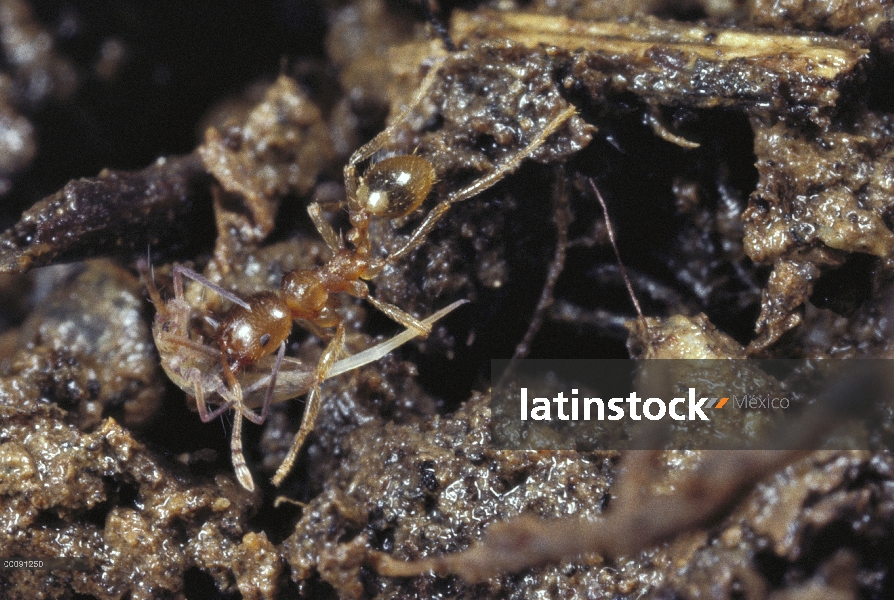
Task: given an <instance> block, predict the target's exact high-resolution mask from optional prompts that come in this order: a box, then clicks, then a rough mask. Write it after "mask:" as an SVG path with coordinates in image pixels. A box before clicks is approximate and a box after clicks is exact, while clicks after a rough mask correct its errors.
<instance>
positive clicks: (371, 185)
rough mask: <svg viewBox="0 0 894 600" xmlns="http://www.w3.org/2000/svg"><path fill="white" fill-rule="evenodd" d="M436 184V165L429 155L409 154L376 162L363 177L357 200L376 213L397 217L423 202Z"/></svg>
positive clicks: (375, 214) (380, 215)
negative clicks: (425, 157)
mask: <svg viewBox="0 0 894 600" xmlns="http://www.w3.org/2000/svg"><path fill="white" fill-rule="evenodd" d="M434 184H435V169H434V167H432V165H431V163H430V162H428V161H427V160H426V159H424V158H422V157H420V156H415V155H412V154H408V155H406V156H394V157H392V158H386V159H384V160H381V161H379V162H377V163H376V164H374V165H373V166H372V167H370V168H369V171H367V172H366V174H365V175H364V176H363V178H362V179H361V181H360V187H359V189H358V190H357V201H358V202H359V204H360V206H361V207H362V208H365V209H366V210H367V211H369V213H370V214H371V215H373V216H376V217H384V218H388V219H394V218H397V217H403V216H405V215H408V214H410V213H411V212H413V211H414V210H416V209H417V208H419V206H420V205H421V204H422V202H423V201H424V200H425V198H426V197H427V196H428V194H429V192H431V188H432V186H434Z"/></svg>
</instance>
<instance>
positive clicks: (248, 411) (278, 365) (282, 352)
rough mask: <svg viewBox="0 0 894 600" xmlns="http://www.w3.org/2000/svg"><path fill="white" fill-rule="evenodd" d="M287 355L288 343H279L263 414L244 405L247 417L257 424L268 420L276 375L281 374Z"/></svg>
mask: <svg viewBox="0 0 894 600" xmlns="http://www.w3.org/2000/svg"><path fill="white" fill-rule="evenodd" d="M285 355H286V343H285V342H283V343H282V344H280V345H279V352H277V353H276V363H275V364H274V365H273V371H272V372H271V373H270V384H269V385H268V386H267V394H266V395H265V396H264V405H263V406H262V407H261V414H259V415H258V414H255V412H254V411H253V410H251V409H250V408H248V407H247V406H245V404H243V405H242V410H243V411H244V412H243V414H244V415H245V418H246V419H248V420H249V421H251V422H252V423H254V424H255V425H260V424H261V423H263V422H264V421H266V420H267V411H268V410H270V404H271V403H272V402H273V390H274V389H275V388H276V376H277V375H279V370H280V368H281V367H282V359H283V357H284V356H285Z"/></svg>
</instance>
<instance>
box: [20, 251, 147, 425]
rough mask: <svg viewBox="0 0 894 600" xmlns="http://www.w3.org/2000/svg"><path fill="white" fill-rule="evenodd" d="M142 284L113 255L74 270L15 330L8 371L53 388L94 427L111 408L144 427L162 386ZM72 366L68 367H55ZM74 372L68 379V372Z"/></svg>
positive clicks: (82, 420) (128, 422) (82, 421)
mask: <svg viewBox="0 0 894 600" xmlns="http://www.w3.org/2000/svg"><path fill="white" fill-rule="evenodd" d="M142 291H143V290H142V285H141V284H140V282H139V280H137V279H136V278H135V277H134V276H133V275H131V274H130V273H129V272H127V271H125V270H124V269H122V268H121V267H119V266H117V265H115V264H114V263H112V262H110V261H106V260H99V261H94V262H88V263H86V264H85V265H84V266H82V267H80V268H77V269H74V270H73V272H72V273H70V274H69V275H68V277H66V278H65V279H64V280H63V281H61V282H60V283H59V284H57V286H56V287H55V289H54V290H53V291H52V293H50V294H49V295H48V296H47V297H46V298H44V299H43V300H42V301H41V302H39V303H38V304H37V306H35V307H34V310H33V311H32V312H31V314H30V315H29V316H28V318H27V319H26V321H25V322H24V323H23V324H22V325H21V327H19V328H18V329H17V330H14V331H11V332H7V333H6V334H5V336H6V337H7V338H8V340H7V341H6V342H5V343H4V346H5V347H6V348H7V349H9V350H12V351H14V354H11V355H9V356H6V357H3V358H4V359H5V360H4V363H3V364H4V368H3V369H2V371H3V375H4V376H6V377H16V378H21V379H24V380H29V379H31V378H33V379H31V381H30V385H32V386H34V387H37V388H38V389H41V388H42V389H52V390H53V392H52V395H53V399H54V400H55V401H56V402H57V403H58V404H61V405H64V406H66V407H68V408H70V409H73V410H75V411H76V414H77V417H78V425H79V426H80V427H81V428H82V429H92V428H93V427H95V426H96V425H98V424H99V422H100V420H101V419H102V417H103V416H107V415H108V414H109V411H111V412H112V414H115V415H117V416H118V418H119V419H121V420H122V421H123V422H124V424H125V425H127V426H130V427H135V426H136V427H139V426H141V425H145V424H146V422H147V421H149V419H151V418H152V417H153V416H154V413H155V410H156V409H157V408H158V405H159V404H160V402H161V396H162V386H161V383H160V382H161V378H160V373H159V370H158V363H157V358H156V357H155V353H154V349H153V343H152V337H151V335H150V333H149V328H148V327H147V324H146V321H145V319H144V318H143V315H144V302H143V293H142ZM54 364H59V365H64V367H63V368H62V370H61V372H60V371H59V370H57V369H54V368H52V365H54ZM63 373H66V374H70V378H69V377H65V376H63V375H62V374H63Z"/></svg>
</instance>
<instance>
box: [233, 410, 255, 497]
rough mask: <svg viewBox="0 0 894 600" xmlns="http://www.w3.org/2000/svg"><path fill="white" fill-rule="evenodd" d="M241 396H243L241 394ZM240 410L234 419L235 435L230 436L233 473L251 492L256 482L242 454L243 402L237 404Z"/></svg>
mask: <svg viewBox="0 0 894 600" xmlns="http://www.w3.org/2000/svg"><path fill="white" fill-rule="evenodd" d="M240 395H241V394H240ZM237 404H238V405H239V408H238V409H237V410H236V417H235V419H233V433H232V434H231V435H230V454H231V455H232V457H233V471H235V472H236V479H238V480H239V483H240V484H241V485H242V487H244V488H245V489H247V490H248V491H249V492H253V491H254V489H255V482H254V480H252V478H251V471H249V470H248V465H247V464H246V463H245V455H244V454H243V453H242V402H241V399H240V401H239V402H237Z"/></svg>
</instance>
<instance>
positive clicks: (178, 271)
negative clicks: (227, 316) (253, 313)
mask: <svg viewBox="0 0 894 600" xmlns="http://www.w3.org/2000/svg"><path fill="white" fill-rule="evenodd" d="M181 276H186V277H189V278H190V279H192V280H193V281H195V282H197V283H200V284H202V285H204V286H205V287H206V288H208V289H209V290H211V291H212V292H214V293H216V294H217V295H219V296H220V297H222V298H226V299H227V300H229V301H230V302H232V303H233V304H238V305H239V306H241V307H242V308H244V309H246V310H251V306H249V305H248V303H247V302H245V300H243V299H242V298H240V297H239V296H237V295H236V294H234V293H232V292H228V291H227V290H225V289H223V288H222V287H220V286H219V285H217V284H216V283H212V282H211V281H209V280H208V279H205V277H204V276H202V275H200V274H198V273H196V272H195V271H193V270H192V269H190V268H188V267H184V266H182V265H177V266H175V267H174V294H175V296H176V297H177V298H183V280H182V278H181Z"/></svg>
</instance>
